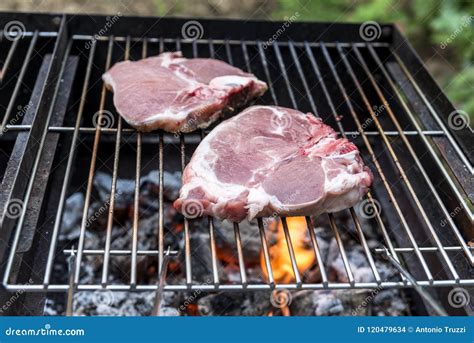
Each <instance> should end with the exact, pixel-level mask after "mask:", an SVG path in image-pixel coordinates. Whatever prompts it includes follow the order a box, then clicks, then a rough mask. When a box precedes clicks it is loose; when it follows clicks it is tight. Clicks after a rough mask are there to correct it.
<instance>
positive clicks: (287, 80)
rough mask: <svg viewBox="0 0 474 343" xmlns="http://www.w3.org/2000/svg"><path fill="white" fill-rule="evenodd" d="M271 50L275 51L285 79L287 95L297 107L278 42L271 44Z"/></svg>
mask: <svg viewBox="0 0 474 343" xmlns="http://www.w3.org/2000/svg"><path fill="white" fill-rule="evenodd" d="M273 50H274V51H275V55H276V58H277V61H278V66H279V67H280V71H281V75H283V79H284V80H285V85H286V89H287V90H288V95H289V96H290V99H291V103H292V104H293V107H294V108H298V104H297V102H296V99H295V94H294V93H293V89H292V88H291V84H290V80H289V79H288V74H287V72H286V70H287V68H286V66H285V62H284V61H283V57H282V56H281V52H280V48H279V46H278V42H275V43H274V44H273Z"/></svg>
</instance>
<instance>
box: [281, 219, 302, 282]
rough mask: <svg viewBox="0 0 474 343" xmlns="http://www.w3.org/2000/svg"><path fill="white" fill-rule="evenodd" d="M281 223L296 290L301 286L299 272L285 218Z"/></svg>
mask: <svg viewBox="0 0 474 343" xmlns="http://www.w3.org/2000/svg"><path fill="white" fill-rule="evenodd" d="M281 223H282V224H283V232H284V234H285V239H286V245H287V246H288V253H289V254H290V260H291V267H292V269H293V274H294V275H295V280H296V288H300V287H301V284H302V281H301V275H300V272H299V270H298V263H297V262H296V256H295V251H294V249H293V244H292V242H291V236H290V232H289V230H288V223H287V221H286V218H285V217H282V218H281Z"/></svg>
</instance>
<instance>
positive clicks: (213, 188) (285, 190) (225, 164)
mask: <svg viewBox="0 0 474 343" xmlns="http://www.w3.org/2000/svg"><path fill="white" fill-rule="evenodd" d="M372 178H373V176H372V173H371V172H370V170H369V169H368V167H366V166H364V163H363V162H362V159H361V157H360V156H359V150H357V147H356V146H355V145H354V144H353V143H351V142H349V141H348V140H347V139H345V138H337V134H336V133H335V132H334V130H333V129H332V128H331V127H329V126H327V125H325V124H323V123H322V121H321V120H320V119H317V118H315V117H314V116H313V115H312V114H310V113H308V114H304V113H301V112H299V111H296V110H292V109H288V108H283V107H273V106H253V107H250V108H248V109H246V110H245V111H243V112H242V113H240V114H239V115H237V116H235V117H233V118H231V119H228V120H226V121H224V122H222V123H221V124H220V125H218V126H217V127H216V128H215V129H214V130H213V131H212V132H211V133H210V134H209V135H208V136H207V137H206V138H205V139H204V140H203V141H202V142H201V144H200V145H199V146H198V148H197V149H196V151H195V152H194V155H193V157H192V159H191V161H190V163H189V164H188V165H187V167H186V169H185V171H184V174H183V186H182V188H181V191H180V198H179V199H178V200H176V201H175V203H174V207H175V208H176V209H177V210H178V211H180V212H181V213H183V214H184V215H185V216H187V217H188V218H195V217H198V216H202V215H211V216H214V217H218V218H221V219H229V220H231V221H235V222H240V221H242V220H243V219H245V218H247V219H248V220H251V219H253V218H254V217H257V216H270V215H282V216H290V215H318V214H320V213H323V212H336V211H340V210H342V209H345V208H348V207H351V206H353V205H354V204H356V203H357V202H358V201H359V200H360V199H361V198H362V197H363V196H364V194H365V193H366V192H367V190H368V187H369V186H370V184H371V183H372Z"/></svg>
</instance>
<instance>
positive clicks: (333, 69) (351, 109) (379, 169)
mask: <svg viewBox="0 0 474 343" xmlns="http://www.w3.org/2000/svg"><path fill="white" fill-rule="evenodd" d="M321 48H322V52H323V55H324V58H325V60H326V62H327V63H328V65H329V69H330V70H331V73H332V75H333V76H334V79H335V80H336V83H337V85H338V87H339V90H340V91H341V93H342V96H343V98H344V101H345V103H346V104H347V106H348V108H349V112H350V113H351V116H352V118H353V119H354V121H355V123H356V125H357V128H358V129H359V130H360V132H361V133H362V135H361V137H362V139H363V140H364V144H365V146H366V148H367V150H368V152H369V154H370V156H371V158H372V161H373V163H374V165H375V168H376V169H377V172H378V173H379V175H380V178H381V180H382V182H383V184H384V186H385V188H386V190H387V193H388V195H389V197H390V200H391V202H392V204H393V206H394V208H395V210H396V212H397V215H398V218H399V219H400V221H401V223H402V225H403V228H404V229H405V231H406V233H407V235H408V238H409V240H410V243H411V244H412V245H413V247H414V248H415V251H416V254H417V257H418V259H419V261H420V263H421V265H422V267H423V270H424V272H425V274H426V276H427V278H428V280H429V281H430V282H432V281H433V276H432V274H431V271H430V270H429V268H428V265H427V263H426V260H425V258H424V257H423V255H422V254H421V252H420V250H419V248H418V244H417V243H416V240H415V238H414V236H413V232H412V231H411V229H410V227H409V226H408V223H407V221H406V219H405V216H404V215H403V213H402V211H401V209H400V206H399V205H398V202H397V200H396V198H395V196H394V195H393V191H392V189H391V187H390V185H389V183H388V181H387V178H386V177H385V174H384V172H383V169H382V167H381V165H380V163H379V162H378V160H377V158H376V157H375V153H374V150H373V148H372V145H371V144H370V142H369V140H368V139H367V137H366V136H365V135H364V128H363V127H362V125H361V123H360V120H359V118H358V116H357V114H356V112H355V110H354V107H353V106H352V103H351V100H350V98H349V96H348V94H347V91H346V88H345V87H344V85H343V83H342V81H341V79H340V78H339V75H338V72H337V70H336V67H335V65H334V62H333V60H332V58H331V56H330V55H329V52H328V50H327V48H326V46H325V45H324V44H322V45H321ZM374 208H375V207H374Z"/></svg>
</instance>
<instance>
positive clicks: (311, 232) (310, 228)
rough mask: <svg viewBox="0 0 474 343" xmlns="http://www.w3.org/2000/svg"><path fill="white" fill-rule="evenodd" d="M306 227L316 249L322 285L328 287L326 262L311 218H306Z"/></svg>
mask: <svg viewBox="0 0 474 343" xmlns="http://www.w3.org/2000/svg"><path fill="white" fill-rule="evenodd" d="M306 226H307V227H308V231H309V236H310V238H311V243H312V245H313V249H314V254H315V255H316V260H317V261H318V266H319V273H320V274H321V280H322V283H323V285H325V286H326V287H327V285H328V277H327V274H326V270H325V268H324V262H323V258H322V255H321V250H320V248H319V243H318V239H317V238H316V234H315V233H314V228H313V225H312V224H311V219H310V218H309V217H306Z"/></svg>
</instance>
